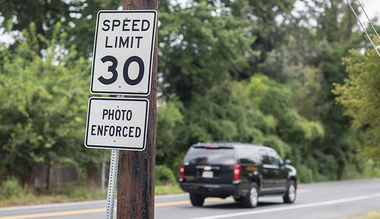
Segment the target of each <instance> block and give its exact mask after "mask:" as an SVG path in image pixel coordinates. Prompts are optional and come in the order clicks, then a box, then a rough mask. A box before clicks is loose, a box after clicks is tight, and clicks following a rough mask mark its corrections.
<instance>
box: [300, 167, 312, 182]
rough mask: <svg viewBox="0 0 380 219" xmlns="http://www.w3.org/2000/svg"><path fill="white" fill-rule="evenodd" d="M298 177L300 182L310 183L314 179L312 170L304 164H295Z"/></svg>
mask: <svg viewBox="0 0 380 219" xmlns="http://www.w3.org/2000/svg"><path fill="white" fill-rule="evenodd" d="M297 175H298V179H299V181H300V182H302V183H311V182H313V181H314V176H313V171H312V170H311V169H309V168H308V167H306V166H305V165H298V166H297Z"/></svg>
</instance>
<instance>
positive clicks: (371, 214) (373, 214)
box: [350, 210, 380, 219]
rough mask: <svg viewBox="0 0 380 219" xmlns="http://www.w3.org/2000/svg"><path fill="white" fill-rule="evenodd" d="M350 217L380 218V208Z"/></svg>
mask: <svg viewBox="0 0 380 219" xmlns="http://www.w3.org/2000/svg"><path fill="white" fill-rule="evenodd" d="M350 219H380V210H377V211H371V212H368V213H367V214H364V215H361V216H357V217H352V218H350Z"/></svg>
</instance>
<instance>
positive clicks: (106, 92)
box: [90, 10, 157, 96]
mask: <svg viewBox="0 0 380 219" xmlns="http://www.w3.org/2000/svg"><path fill="white" fill-rule="evenodd" d="M142 12H143V13H153V14H154V19H153V23H154V28H153V34H152V48H151V50H150V51H151V52H150V62H149V75H148V91H147V92H146V93H138V92H137V93H136V92H121V91H118V92H109V91H94V89H93V86H94V83H93V81H94V67H95V55H96V44H97V43H96V42H97V41H98V29H99V15H100V14H101V13H124V14H128V13H142ZM156 29H157V11H155V10H123V11H116V10H101V11H99V12H98V14H97V17H96V29H95V37H94V38H95V40H94V47H93V48H94V50H93V52H92V54H93V58H92V67H91V82H90V83H91V84H90V92H91V93H92V94H126V95H136V96H149V94H150V90H151V86H152V85H151V83H152V80H151V79H152V63H153V54H154V52H155V51H154V43H155V38H156V37H155V34H156Z"/></svg>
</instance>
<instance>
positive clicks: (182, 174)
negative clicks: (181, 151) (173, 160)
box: [179, 163, 185, 181]
mask: <svg viewBox="0 0 380 219" xmlns="http://www.w3.org/2000/svg"><path fill="white" fill-rule="evenodd" d="M179 171H180V172H179V180H180V181H183V178H184V177H185V165H184V164H183V163H182V164H181V169H180V170H179Z"/></svg>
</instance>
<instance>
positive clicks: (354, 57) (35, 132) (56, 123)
mask: <svg viewBox="0 0 380 219" xmlns="http://www.w3.org/2000/svg"><path fill="white" fill-rule="evenodd" d="M358 3H359V2H358V1H351V4H352V6H353V8H354V10H356V12H357V13H358V14H360V18H362V19H363V21H365V22H364V25H365V27H366V28H367V27H368V26H369V23H368V21H367V20H366V19H365V17H364V14H363V12H364V11H363V9H362V8H361V7H360V6H359V4H358ZM362 3H363V6H364V9H365V10H366V12H367V13H368V15H369V17H370V18H371V19H372V21H373V24H374V25H375V28H376V29H377V30H378V31H380V28H378V26H377V24H378V20H377V16H378V12H379V11H380V10H379V9H380V1H377V0H372V1H370V0H367V1H362ZM121 5H122V2H121V1H118V0H35V1H25V0H0V27H1V29H0V32H1V35H0V42H1V45H0V207H1V206H11V205H20V204H30V203H49V202H63V201H79V200H90V199H101V198H104V197H105V192H104V188H103V189H102V184H103V185H104V184H105V183H106V182H105V181H104V180H102V176H103V177H104V176H106V178H108V175H107V174H108V173H107V170H106V169H107V168H105V167H108V162H109V156H110V152H109V151H107V150H94V149H86V148H85V147H84V146H83V139H84V132H85V123H86V111H87V101H88V98H89V97H90V92H89V83H90V72H91V57H92V47H93V37H94V28H95V20H96V13H97V12H98V11H99V10H101V9H120V8H121ZM159 7H160V8H159V37H158V40H159V42H158V46H159V51H158V56H159V69H158V72H159V73H158V77H159V78H158V79H159V80H158V81H159V84H158V86H159V90H158V115H157V167H156V182H155V183H156V194H172V193H180V192H181V190H180V188H179V186H178V184H177V179H178V177H179V169H180V165H181V162H182V159H183V156H184V153H185V152H186V150H187V149H188V148H189V147H190V146H191V145H192V144H194V143H197V142H212V141H223V142H227V141H232V142H248V143H255V144H262V145H266V146H270V147H272V148H274V149H276V151H278V152H279V153H280V155H281V156H282V157H283V158H289V159H291V160H292V164H293V165H294V166H295V167H296V168H297V170H298V175H299V180H300V181H301V182H302V183H310V182H321V181H336V180H345V179H361V178H372V177H380V165H379V161H380V159H379V158H380V119H379V118H380V95H379V94H380V92H379V91H380V72H379V69H380V68H379V67H380V62H379V57H378V56H377V54H376V52H375V50H374V49H373V48H372V45H371V44H370V42H369V40H368V38H367V37H366V35H365V34H364V32H363V30H362V29H361V27H360V26H359V25H358V23H357V21H356V18H355V16H354V14H353V13H352V11H351V9H350V8H349V5H348V4H347V2H346V1H344V0H303V1H302V0H270V1H267V0H266V1H264V0H263V1H257V0H235V1H229V0H208V1H206V0H194V1H169V0H161V1H160V5H159ZM368 31H369V33H370V34H374V31H373V30H372V29H370V28H369V29H368ZM371 36H372V38H373V39H374V40H375V44H376V45H377V44H378V43H379V39H378V38H377V36H376V35H371ZM73 188H75V189H73Z"/></svg>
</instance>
